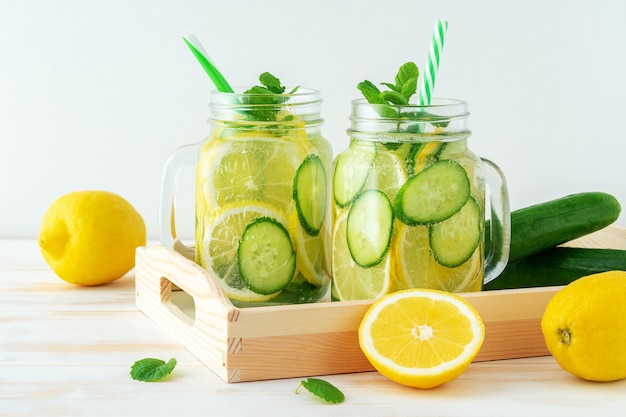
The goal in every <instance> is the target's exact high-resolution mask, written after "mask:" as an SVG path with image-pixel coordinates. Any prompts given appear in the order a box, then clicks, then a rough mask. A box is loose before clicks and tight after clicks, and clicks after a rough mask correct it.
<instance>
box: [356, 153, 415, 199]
mask: <svg viewBox="0 0 626 417" xmlns="http://www.w3.org/2000/svg"><path fill="white" fill-rule="evenodd" d="M407 179H408V177H407V173H406V170H405V168H404V162H403V161H402V160H401V159H400V158H399V157H398V156H397V155H395V154H393V153H390V152H378V154H377V155H376V158H375V159H374V161H373V162H372V165H371V166H370V169H369V175H368V176H367V180H366V182H365V186H364V187H363V188H364V189H365V190H370V189H376V190H380V191H382V192H384V193H385V194H387V197H388V198H389V201H391V202H392V204H393V202H394V200H395V198H396V194H398V190H400V188H401V187H402V186H403V185H404V183H405V182H406V180H407Z"/></svg>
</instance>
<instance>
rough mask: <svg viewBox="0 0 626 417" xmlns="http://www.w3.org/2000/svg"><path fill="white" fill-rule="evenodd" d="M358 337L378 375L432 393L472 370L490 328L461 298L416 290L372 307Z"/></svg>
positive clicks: (448, 294) (391, 295) (384, 299)
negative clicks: (468, 369)
mask: <svg viewBox="0 0 626 417" xmlns="http://www.w3.org/2000/svg"><path fill="white" fill-rule="evenodd" d="M358 333H359V345H360V347H361V350H362V351H363V353H364V354H365V356H366V357H367V359H368V360H369V361H370V363H371V364H372V366H373V367H374V368H375V369H376V370H378V372H380V373H381V374H382V375H384V376H385V377H387V378H389V379H390V380H392V381H395V382H397V383H399V384H402V385H407V386H411V387H417V388H424V389H427V388H434V387H436V386H439V385H442V384H445V383H446V382H449V381H451V380H453V379H454V378H456V377H458V376H459V375H461V374H462V373H463V372H464V371H465V370H466V369H467V367H468V366H469V364H470V363H471V362H472V360H474V358H475V357H476V355H477V354H478V352H479V351H480V348H481V346H482V343H483V340H484V337H485V327H484V324H483V322H482V320H481V318H480V316H479V315H478V312H477V311H476V310H475V309H474V307H473V306H472V305H471V304H470V303H469V302H467V301H466V300H465V299H463V298H461V297H460V296H458V295H455V294H450V293H447V292H444V291H436V290H425V289H410V290H404V291H398V292H395V293H393V294H389V295H386V296H385V297H383V298H381V299H380V300H378V301H376V302H375V303H374V304H372V306H371V307H370V308H369V309H368V310H367V312H366V313H365V316H364V317H363V320H362V321H361V324H360V326H359V332H358Z"/></svg>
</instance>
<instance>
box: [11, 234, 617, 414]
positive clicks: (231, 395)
mask: <svg viewBox="0 0 626 417" xmlns="http://www.w3.org/2000/svg"><path fill="white" fill-rule="evenodd" d="M144 357H156V358H161V359H164V360H168V359H169V358H171V357H175V358H176V359H177V360H178V365H177V367H176V369H175V370H174V372H173V373H172V375H170V376H169V378H168V379H166V380H164V381H162V382H158V383H144V382H137V381H134V380H132V379H131V378H130V376H129V372H130V366H131V365H132V364H133V363H134V362H135V361H136V360H138V359H141V358H144ZM324 379H326V380H328V381H330V382H332V383H333V384H335V385H336V386H337V387H339V388H340V389H341V390H342V391H343V392H344V394H345V395H346V401H345V402H344V403H342V404H339V405H327V404H325V403H323V402H322V401H321V400H318V399H317V398H316V397H313V396H312V395H310V394H309V393H308V392H307V391H305V390H301V392H300V394H299V395H296V394H295V390H296V387H297V386H298V384H299V382H300V380H301V378H297V379H285V380H276V381H261V382H245V383H238V384H227V383H225V382H223V381H222V380H221V379H219V378H218V377H217V376H215V375H214V374H213V373H212V372H211V371H210V370H209V369H208V368H206V367H205V366H203V365H202V364H201V363H200V362H199V361H198V360H196V359H195V358H194V357H193V356H192V355H191V354H190V353H189V352H188V351H187V350H186V349H184V348H183V347H181V346H180V345H179V344H178V343H177V342H176V341H175V340H174V339H173V338H171V337H170V336H169V335H168V334H166V333H164V332H163V331H162V330H161V328H160V327H159V326H158V325H157V324H155V323H154V322H152V321H151V320H150V319H148V318H147V317H146V316H145V315H144V314H143V313H142V312H140V311H139V310H138V309H137V307H136V306H135V298H134V281H133V275H132V273H131V274H129V275H128V276H126V277H124V278H122V279H121V280H118V281H116V282H114V283H112V284H110V285H106V286H101V287H94V288H81V287H77V286H72V285H70V284H66V283H65V282H64V281H62V280H60V279H59V278H57V277H56V276H55V275H54V273H53V272H52V271H51V270H50V269H49V268H48V266H47V265H46V264H45V262H44V261H43V258H42V257H41V255H40V253H39V248H38V247H37V243H36V242H35V241H30V240H25V241H20V240H5V241H0V416H2V417H4V416H7V417H9V416H10V417H15V416H66V417H69V416H176V415H179V416H203V417H207V416H235V415H242V416H243V415H247V416H255V417H257V416H258V417H260V416H283V415H284V416H309V415H314V416H326V415H328V416H331V415H332V416H337V415H338V414H347V413H349V415H354V416H359V417H365V416H377V417H378V416H480V417H487V416H511V415H516V416H517V415H520V416H533V417H537V416H551V417H552V416H568V417H572V416H585V417H589V416H602V417H607V416H624V415H626V380H624V381H618V382H611V383H593V382H587V381H583V380H580V379H578V378H576V377H574V376H572V375H570V374H568V373H566V372H565V371H563V370H561V368H560V367H559V366H558V365H557V364H556V363H555V361H554V360H553V359H552V357H539V358H528V359H515V360H506V361H493V362H480V363H473V364H472V365H470V367H469V369H468V370H467V371H466V372H465V373H464V374H463V375H461V376H460V377H459V378H457V379H456V380H454V381H452V382H450V383H448V384H446V385H444V386H441V387H439V388H436V389H434V390H427V391H421V390H417V389H412V388H407V387H403V386H400V385H397V384H395V383H393V382H391V381H388V380H386V379H385V378H383V377H381V376H380V375H379V374H378V373H376V372H366V373H359V374H348V375H328V376H325V377H324Z"/></svg>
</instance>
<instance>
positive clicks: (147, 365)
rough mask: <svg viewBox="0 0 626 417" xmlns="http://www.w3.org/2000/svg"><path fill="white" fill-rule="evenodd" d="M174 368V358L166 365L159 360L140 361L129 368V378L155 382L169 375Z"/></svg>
mask: <svg viewBox="0 0 626 417" xmlns="http://www.w3.org/2000/svg"><path fill="white" fill-rule="evenodd" d="M175 366H176V359H174V358H172V359H170V360H169V361H168V362H167V363H166V362H165V361H162V360H161V359H154V358H145V359H140V360H138V361H137V362H135V363H134V364H133V366H131V368H130V376H131V377H132V378H133V379H134V380H136V381H143V382H155V381H159V380H161V379H163V378H165V377H166V376H168V375H169V374H171V373H172V371H173V370H174V367H175Z"/></svg>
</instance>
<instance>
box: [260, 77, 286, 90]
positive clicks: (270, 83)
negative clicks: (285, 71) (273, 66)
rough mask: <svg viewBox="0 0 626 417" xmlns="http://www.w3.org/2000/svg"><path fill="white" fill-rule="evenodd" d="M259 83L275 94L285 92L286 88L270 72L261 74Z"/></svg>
mask: <svg viewBox="0 0 626 417" xmlns="http://www.w3.org/2000/svg"><path fill="white" fill-rule="evenodd" d="M259 81H260V82H261V84H263V85H264V86H265V87H266V88H267V89H268V90H269V91H270V92H272V93H273V94H282V93H284V92H285V87H284V86H283V85H281V83H280V80H279V79H278V78H277V77H275V76H273V75H272V74H270V73H269V72H264V73H263V74H261V75H260V76H259Z"/></svg>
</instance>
